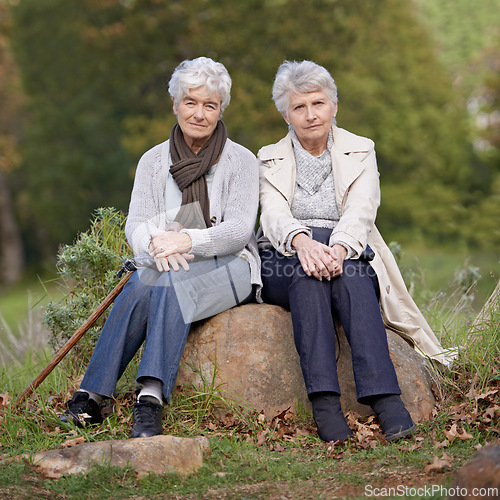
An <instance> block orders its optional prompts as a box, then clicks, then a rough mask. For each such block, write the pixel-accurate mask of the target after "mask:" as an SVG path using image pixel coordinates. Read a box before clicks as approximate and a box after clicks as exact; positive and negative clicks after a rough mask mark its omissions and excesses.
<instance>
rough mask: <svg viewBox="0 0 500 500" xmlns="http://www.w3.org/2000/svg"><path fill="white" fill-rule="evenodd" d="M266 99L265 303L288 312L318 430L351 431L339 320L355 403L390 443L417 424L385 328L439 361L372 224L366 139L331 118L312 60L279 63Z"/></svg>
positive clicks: (327, 433) (372, 182)
mask: <svg viewBox="0 0 500 500" xmlns="http://www.w3.org/2000/svg"><path fill="white" fill-rule="evenodd" d="M273 100H274V102H275V104H276V107H277V109H278V111H279V112H280V113H281V114H282V115H283V117H284V119H285V121H286V123H287V124H288V125H289V133H288V135H287V136H286V137H285V138H284V139H282V140H281V141H280V142H278V143H277V144H272V145H270V146H266V147H264V148H262V149H261V150H260V151H259V154H258V158H259V160H260V204H261V218H260V223H261V231H259V233H262V235H263V236H261V237H259V247H260V250H261V265H262V281H263V289H262V298H263V299H264V301H265V302H269V303H272V304H277V305H280V306H282V307H284V308H286V309H289V310H290V311H291V315H292V323H293V333H294V339H295V345H296V348H297V351H298V353H299V356H300V363H301V368H302V373H303V376H304V381H305V385H306V389H307V392H308V396H309V398H310V400H311V402H312V409H313V416H314V419H315V421H316V424H317V427H318V434H319V437H320V438H321V439H322V440H324V441H339V440H344V439H347V438H348V437H349V436H350V435H351V434H352V431H351V429H350V428H349V426H348V424H347V422H346V420H345V418H344V415H343V412H342V409H341V404H340V387H339V382H338V375H337V365H336V328H337V325H338V324H340V325H341V326H342V327H343V330H344V331H345V334H346V337H347V340H348V342H349V344H350V347H351V352H352V365H353V371H354V379H355V383H356V390H357V399H358V400H359V401H360V402H361V403H363V404H367V405H370V406H371V407H372V409H373V410H374V412H375V414H376V415H377V416H378V417H379V419H380V421H381V424H382V430H383V432H384V434H385V437H386V439H387V440H395V439H399V438H401V437H403V436H406V435H408V434H410V433H411V432H412V431H413V430H414V428H415V426H414V423H413V421H412V419H411V416H410V414H409V413H408V411H407V410H406V408H405V406H404V404H403V402H402V400H401V398H400V394H401V390H400V388H399V385H398V381H397V377H396V372H395V370H394V366H393V364H392V361H391V358H390V356H389V349H388V344H387V337H386V328H388V329H391V330H393V331H396V332H398V333H400V334H401V335H403V336H404V337H405V338H407V339H411V340H412V342H413V343H414V344H415V346H416V347H417V348H418V349H419V350H420V351H421V352H423V353H425V354H427V355H429V356H433V357H435V358H436V359H438V360H440V361H443V362H446V361H447V359H446V356H444V355H443V354H442V349H441V347H440V345H439V342H438V341H437V339H436V337H435V336H434V334H433V332H432V331H431V329H430V328H429V326H428V325H427V323H426V322H425V319H424V318H423V317H422V315H421V314H420V312H419V311H418V308H417V307H416V305H415V303H414V302H413V301H412V299H411V297H410V296H409V294H408V292H407V290H406V288H405V285H404V282H403V279H402V277H401V274H400V272H399V270H398V268H397V265H396V263H395V261H394V258H393V257H392V254H391V252H390V250H389V249H388V248H387V245H386V244H385V243H384V241H383V239H382V237H381V236H380V234H379V232H378V231H377V228H376V227H375V216H376V212H377V208H378V206H379V202H380V187H379V173H378V170H377V164H376V160H375V150H374V144H373V142H372V141H371V140H370V139H367V138H364V137H359V136H357V135H354V134H352V133H350V132H348V131H347V130H344V129H341V128H338V127H337V126H336V125H335V123H336V122H335V115H336V114H337V88H336V86H335V82H334V80H333V78H332V77H331V75H330V73H329V72H328V71H327V70H326V69H325V68H323V67H322V66H319V65H317V64H315V63H313V62H311V61H302V62H288V61H286V62H285V63H283V64H282V65H281V67H280V68H279V70H278V72H277V75H276V79H275V81H274V85H273ZM381 313H382V314H381Z"/></svg>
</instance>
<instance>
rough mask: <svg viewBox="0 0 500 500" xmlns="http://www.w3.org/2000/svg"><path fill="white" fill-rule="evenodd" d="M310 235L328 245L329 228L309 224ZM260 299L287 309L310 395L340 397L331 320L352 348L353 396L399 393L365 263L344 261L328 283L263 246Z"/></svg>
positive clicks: (371, 277)
mask: <svg viewBox="0 0 500 500" xmlns="http://www.w3.org/2000/svg"><path fill="white" fill-rule="evenodd" d="M312 230H313V239H315V240H317V241H320V242H321V243H324V244H328V239H329V237H330V234H331V230H330V229H324V228H312ZM261 261H262V281H263V285H264V287H263V289H262V298H263V300H264V301H265V302H268V303H271V304H275V305H279V306H281V307H284V308H285V309H288V310H290V311H291V315H292V324H293V334H294V340H295V346H296V348H297V352H298V354H299V356H300V364H301V368H302V374H303V376H304V381H305V385H306V389H307V393H308V394H309V395H311V394H313V393H315V392H322V391H329V392H335V393H336V394H339V395H340V386H339V381H338V374H337V361H336V346H335V343H336V328H335V320H337V321H338V322H340V324H341V325H342V327H343V329H344V331H345V334H346V338H347V341H348V342H349V345H350V347H351V353H352V366H353V371H354V380H355V383H356V392H357V398H358V400H360V401H361V402H362V400H363V398H366V397H368V396H375V395H382V394H401V390H400V388H399V385H398V381H397V377H396V372H395V370H394V365H393V364H392V361H391V358H390V356H389V348H388V345H387V334H386V331H385V327H384V324H383V320H382V316H381V313H380V307H379V302H378V298H379V285H378V279H377V275H376V274H375V271H374V270H373V268H372V267H371V266H370V264H369V262H367V261H364V260H360V259H349V260H345V261H344V266H343V273H342V274H341V275H340V276H337V277H335V278H333V279H332V280H330V281H327V280H323V281H319V280H318V279H316V278H314V277H312V276H307V275H306V274H305V272H304V270H303V268H302V266H301V264H300V261H299V259H298V257H297V256H293V257H285V256H283V255H282V254H281V253H279V252H277V251H276V250H275V249H274V248H271V249H266V250H261Z"/></svg>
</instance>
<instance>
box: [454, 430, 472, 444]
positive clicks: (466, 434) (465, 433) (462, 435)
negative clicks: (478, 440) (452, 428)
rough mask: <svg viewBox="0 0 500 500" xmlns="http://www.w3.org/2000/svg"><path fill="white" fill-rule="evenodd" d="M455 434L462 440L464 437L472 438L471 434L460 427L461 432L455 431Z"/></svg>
mask: <svg viewBox="0 0 500 500" xmlns="http://www.w3.org/2000/svg"><path fill="white" fill-rule="evenodd" d="M457 436H458V438H459V439H461V440H462V441H465V440H466V439H474V436H472V435H471V434H469V433H468V432H467V431H465V430H464V429H462V432H457Z"/></svg>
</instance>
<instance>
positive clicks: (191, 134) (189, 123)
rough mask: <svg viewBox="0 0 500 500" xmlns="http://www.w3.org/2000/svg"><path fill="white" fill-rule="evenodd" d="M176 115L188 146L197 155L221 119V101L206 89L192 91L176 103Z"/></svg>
mask: <svg viewBox="0 0 500 500" xmlns="http://www.w3.org/2000/svg"><path fill="white" fill-rule="evenodd" d="M173 107H174V113H175V115H176V116H177V121H178V123H179V126H180V127H181V130H182V133H183V135H184V139H185V141H186V143H187V145H188V146H189V147H190V148H191V149H192V150H193V151H194V152H195V153H196V152H197V151H199V150H200V149H201V147H202V146H203V145H204V144H205V142H207V141H208V139H209V138H210V136H211V135H212V133H213V131H214V130H215V127H216V126H217V122H218V121H219V118H220V117H221V99H220V97H219V96H218V95H216V94H211V95H209V94H208V92H207V91H206V90H205V87H203V86H202V87H197V88H195V89H190V90H189V93H187V94H185V95H184V96H182V98H181V100H180V101H179V102H178V103H176V102H175V101H174V106H173Z"/></svg>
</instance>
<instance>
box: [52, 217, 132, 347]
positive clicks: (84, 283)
mask: <svg viewBox="0 0 500 500" xmlns="http://www.w3.org/2000/svg"><path fill="white" fill-rule="evenodd" d="M124 229H125V216H124V214H123V213H121V212H119V211H117V210H115V209H114V208H99V209H97V210H96V212H95V215H94V217H93V219H92V221H91V225H90V229H89V230H88V231H86V232H85V233H82V234H80V235H79V236H78V237H77V239H76V241H75V243H74V244H73V245H65V246H63V247H62V248H61V249H60V250H59V253H58V259H57V272H58V274H59V281H60V283H61V286H63V287H64V288H65V289H67V293H66V295H65V297H64V299H63V300H61V301H60V302H51V303H49V304H48V305H47V307H46V309H45V318H44V320H45V323H46V325H47V326H48V328H49V331H50V334H49V337H50V338H49V342H50V344H51V345H52V346H53V347H54V348H58V347H60V346H61V345H63V344H64V342H66V340H67V339H68V338H69V337H70V336H71V335H73V333H74V332H75V331H76V330H77V329H78V328H79V327H80V326H81V325H82V324H83V323H84V322H85V320H86V319H87V318H88V317H89V316H90V314H91V313H92V312H93V311H94V310H95V309H96V308H97V307H98V306H99V304H100V303H101V302H102V300H103V299H104V298H105V297H106V296H107V294H108V293H109V292H110V291H111V290H112V289H113V288H114V286H116V284H117V282H118V281H119V280H118V277H117V271H118V269H119V268H120V267H121V264H122V263H123V261H124V260H125V259H126V258H127V257H130V256H131V255H132V251H131V249H130V247H129V245H128V243H127V241H126V238H125V231H124ZM107 313H108V311H106V312H105V313H104V314H103V315H102V316H101V318H99V319H98V320H97V322H96V323H95V325H94V326H93V327H92V328H91V329H89V331H88V333H87V334H86V335H85V336H84V338H83V339H82V341H81V343H80V344H79V345H77V346H76V348H75V349H76V352H78V353H79V355H83V356H84V357H86V356H87V353H89V352H90V351H91V350H92V348H93V346H94V345H95V342H96V340H97V338H98V336H99V333H100V330H101V328H102V325H103V324H104V321H105V320H106V317H107Z"/></svg>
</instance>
